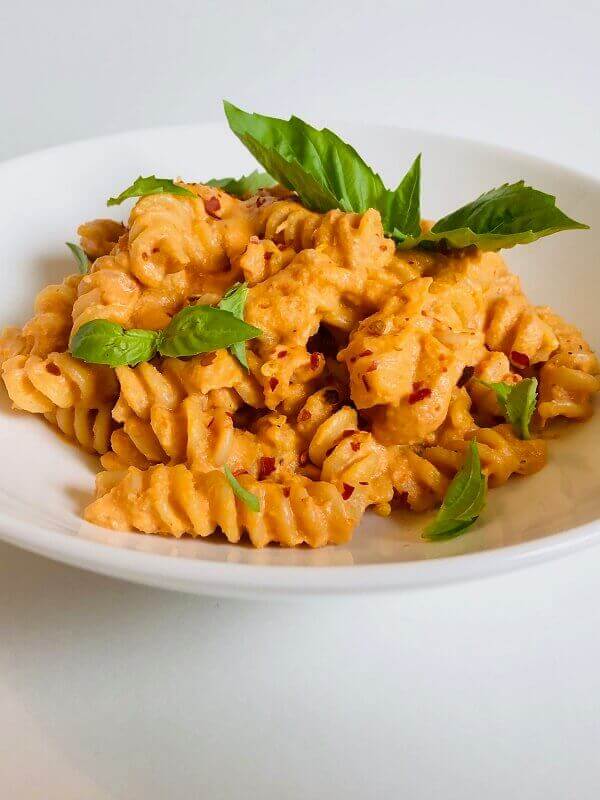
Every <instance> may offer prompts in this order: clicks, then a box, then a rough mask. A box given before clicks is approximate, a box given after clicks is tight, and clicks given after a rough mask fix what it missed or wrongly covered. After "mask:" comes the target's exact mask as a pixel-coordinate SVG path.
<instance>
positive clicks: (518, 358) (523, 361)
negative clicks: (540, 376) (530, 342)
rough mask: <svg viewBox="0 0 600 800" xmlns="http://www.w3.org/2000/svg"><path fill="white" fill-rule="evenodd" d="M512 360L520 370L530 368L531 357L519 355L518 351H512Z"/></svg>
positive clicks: (523, 354)
mask: <svg viewBox="0 0 600 800" xmlns="http://www.w3.org/2000/svg"><path fill="white" fill-rule="evenodd" d="M510 360H511V361H512V362H513V364H515V365H516V366H517V367H519V368H520V369H525V368H526V367H528V366H529V357H528V356H526V355H525V353H519V352H518V351H517V350H513V351H512V353H511V354H510Z"/></svg>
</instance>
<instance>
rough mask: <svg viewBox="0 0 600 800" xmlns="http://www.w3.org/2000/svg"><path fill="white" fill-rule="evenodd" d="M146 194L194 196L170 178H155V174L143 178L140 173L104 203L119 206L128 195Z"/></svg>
mask: <svg viewBox="0 0 600 800" xmlns="http://www.w3.org/2000/svg"><path fill="white" fill-rule="evenodd" d="M148 194H179V195H185V196H186V197H196V195H195V194H194V193H193V192H192V191H190V190H189V189H186V188H185V186H178V185H177V184H176V183H174V182H173V181H172V180H171V179H170V178H157V177H156V175H148V177H147V178H143V177H142V176H141V175H140V176H139V178H136V179H135V180H134V182H133V183H132V184H131V186H128V187H127V189H124V190H123V191H122V192H121V194H120V195H117V197H110V198H109V199H108V200H107V201H106V205H107V206H119V205H121V203H122V202H123V200H127V199H128V198H130V197H145V196H146V195H148Z"/></svg>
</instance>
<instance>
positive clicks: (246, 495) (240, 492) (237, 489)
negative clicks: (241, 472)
mask: <svg viewBox="0 0 600 800" xmlns="http://www.w3.org/2000/svg"><path fill="white" fill-rule="evenodd" d="M223 472H224V473H225V477H226V478H227V480H228V482H229V485H230V486H231V488H232V489H233V493H234V494H235V495H236V496H237V497H239V498H240V500H241V501H242V502H244V503H245V504H246V505H247V506H248V508H249V509H250V510H251V511H255V512H256V513H257V514H258V512H259V511H260V500H259V499H258V497H257V496H256V495H255V494H253V493H252V492H249V491H248V490H247V489H244V487H243V486H242V484H241V483H240V482H239V481H237V480H236V479H235V478H234V477H233V474H232V472H231V470H230V469H229V467H228V466H227V464H225V465H224V466H223Z"/></svg>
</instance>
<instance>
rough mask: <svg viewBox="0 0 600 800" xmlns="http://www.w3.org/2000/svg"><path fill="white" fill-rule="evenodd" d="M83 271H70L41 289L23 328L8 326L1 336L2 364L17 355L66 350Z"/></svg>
mask: <svg viewBox="0 0 600 800" xmlns="http://www.w3.org/2000/svg"><path fill="white" fill-rule="evenodd" d="M80 280H81V275H68V276H67V277H66V278H65V279H64V280H63V282H62V283H58V284H50V285H49V286H46V287H45V288H44V289H42V290H41V292H39V293H38V295H37V297H36V299H35V304H34V315H33V317H32V318H31V319H30V320H29V321H28V322H26V323H25V325H24V326H23V327H22V328H17V327H14V326H12V327H8V328H5V330H4V331H3V333H2V336H0V365H2V364H3V363H4V362H5V361H6V360H7V359H8V358H11V357H12V356H17V355H25V356H27V355H36V356H40V357H42V358H44V357H45V356H47V355H48V354H49V353H52V352H60V351H62V350H65V349H66V347H67V344H68V341H69V333H70V331H71V325H72V321H71V313H72V310H73V304H74V302H75V299H76V297H77V287H78V285H79V282H80Z"/></svg>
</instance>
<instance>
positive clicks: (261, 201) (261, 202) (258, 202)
mask: <svg viewBox="0 0 600 800" xmlns="http://www.w3.org/2000/svg"><path fill="white" fill-rule="evenodd" d="M266 202H267V201H266V199H265V198H264V197H257V198H256V207H257V208H260V207H261V206H262V205H264V204H265V203H266Z"/></svg>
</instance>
